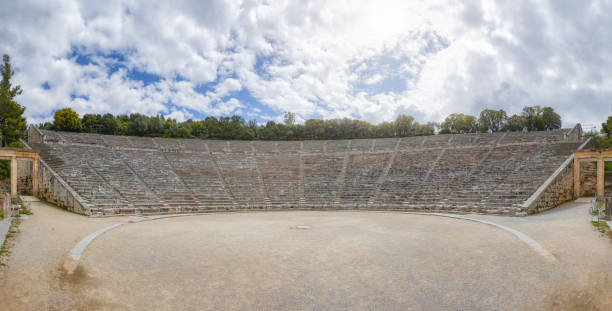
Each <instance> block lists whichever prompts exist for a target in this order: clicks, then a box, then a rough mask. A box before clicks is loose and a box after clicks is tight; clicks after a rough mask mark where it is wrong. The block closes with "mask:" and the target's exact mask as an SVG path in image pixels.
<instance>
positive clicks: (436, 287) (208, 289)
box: [0, 203, 612, 310]
mask: <svg viewBox="0 0 612 311" xmlns="http://www.w3.org/2000/svg"><path fill="white" fill-rule="evenodd" d="M587 209H588V206H587V205H586V204H568V205H566V206H563V207H561V208H558V209H555V210H552V211H549V212H547V213H544V214H541V215H536V216H530V217H524V218H511V217H494V216H483V215H471V216H470V217H473V218H480V219H483V220H488V221H493V222H496V223H499V224H503V225H505V226H508V227H511V228H513V229H516V230H519V231H521V232H523V233H525V234H527V235H529V236H530V237H531V238H533V239H534V240H536V241H537V242H539V243H540V244H541V245H542V246H543V247H544V248H545V249H547V250H548V251H549V252H551V253H552V254H553V255H554V256H555V257H556V259H557V262H556V263H550V262H549V261H546V260H545V258H543V257H542V256H541V255H540V254H539V253H537V252H536V251H534V249H533V248H531V247H530V246H528V245H527V244H525V243H524V242H523V241H521V240H519V239H518V238H517V237H516V236H514V235H512V234H510V233H508V232H506V231H503V230H500V229H498V228H495V227H492V226H488V225H484V224H480V223H475V222H470V221H465V220H457V219H449V218H443V217H436V216H424V215H412V214H402V213H378V212H357V211H337V212H333V211H329V212H322V211H289V212H253V213H231V214H206V215H197V216H187V217H175V218H166V219H158V220H152V221H145V222H139V223H127V224H125V225H123V226H120V227H117V228H115V229H113V230H110V231H108V232H106V233H104V234H102V235H101V236H99V237H98V238H97V239H95V240H94V241H93V242H92V243H91V244H90V245H89V246H88V247H87V249H86V250H85V252H84V253H83V256H82V257H81V259H80V261H79V265H78V266H77V268H76V269H75V270H74V271H70V272H71V273H68V272H67V271H66V270H65V269H64V265H63V264H64V262H65V261H66V259H67V255H68V253H69V252H70V250H71V249H72V247H74V245H75V244H77V243H78V242H79V241H80V240H81V239H82V238H83V237H85V236H87V235H89V234H90V233H92V232H95V231H97V230H99V229H101V228H104V227H106V226H109V225H112V224H115V223H119V222H127V221H128V220H129V218H127V217H121V218H87V217H83V216H79V215H75V214H71V213H68V212H66V211H64V210H61V209H58V208H56V207H52V206H49V205H46V204H44V203H35V204H33V210H34V215H31V216H30V217H29V218H28V219H27V220H25V221H23V222H22V223H21V225H20V231H21V232H19V233H18V234H17V235H16V238H15V239H14V241H13V245H12V247H11V254H10V256H9V258H8V265H7V266H6V267H4V268H3V269H2V271H1V273H0V302H2V304H3V305H4V306H6V309H7V310H553V309H554V310H612V298H611V297H612V296H611V295H610V293H612V277H611V274H610V272H609V271H610V269H609V265H610V263H611V262H612V242H611V241H610V240H606V239H605V238H603V237H600V236H599V234H598V233H597V232H595V231H594V230H593V228H592V226H591V225H590V224H589V222H588V214H587ZM298 226H308V228H306V229H298ZM3 310H4V309H3Z"/></svg>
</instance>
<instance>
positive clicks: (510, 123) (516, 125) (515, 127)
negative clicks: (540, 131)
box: [504, 114, 525, 132]
mask: <svg viewBox="0 0 612 311" xmlns="http://www.w3.org/2000/svg"><path fill="white" fill-rule="evenodd" d="M524 127H525V119H524V118H523V116H522V115H519V114H514V115H512V116H511V117H509V118H507V119H506V124H505V125H504V130H505V131H511V132H519V131H522V130H523V128H524Z"/></svg>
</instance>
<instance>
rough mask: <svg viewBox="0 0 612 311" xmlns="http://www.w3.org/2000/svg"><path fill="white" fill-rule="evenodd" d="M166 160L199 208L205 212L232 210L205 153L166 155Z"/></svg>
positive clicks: (210, 159) (208, 156) (225, 192)
mask: <svg viewBox="0 0 612 311" xmlns="http://www.w3.org/2000/svg"><path fill="white" fill-rule="evenodd" d="M165 155H166V158H167V159H168V161H169V162H170V164H171V165H172V167H173V169H174V171H175V172H176V174H177V175H178V177H180V178H181V180H182V181H183V182H184V183H185V185H186V186H187V187H189V189H191V190H192V192H193V196H194V198H195V199H196V201H197V202H198V203H199V206H200V207H202V208H204V209H206V210H219V209H231V208H233V204H232V199H231V197H230V195H229V193H228V192H227V190H226V189H225V188H224V186H223V182H222V181H221V179H219V176H218V173H217V169H216V167H215V163H214V162H213V159H212V156H211V155H209V154H207V153H196V154H192V153H180V152H171V153H166V154H165Z"/></svg>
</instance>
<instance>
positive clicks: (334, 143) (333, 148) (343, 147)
mask: <svg viewBox="0 0 612 311" xmlns="http://www.w3.org/2000/svg"><path fill="white" fill-rule="evenodd" d="M348 144H349V140H345V139H342V140H328V141H327V153H337V152H346V151H347V148H348Z"/></svg>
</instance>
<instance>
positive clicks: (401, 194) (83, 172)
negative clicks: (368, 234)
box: [33, 134, 577, 213]
mask: <svg viewBox="0 0 612 311" xmlns="http://www.w3.org/2000/svg"><path fill="white" fill-rule="evenodd" d="M75 135H77V136H79V135H81V134H75ZM490 135H491V136H495V135H496V134H490ZM458 136H463V135H458ZM66 137H69V135H68V136H63V135H62V137H60V138H59V139H67V138H66ZM501 137H503V136H499V135H498V137H497V139H499V138H501ZM429 138H433V137H422V138H421V139H423V140H425V139H429ZM481 138H482V137H480V136H479V135H472V136H470V135H466V137H455V138H453V140H465V141H470V142H474V141H477V140H480V139H481ZM103 139H105V140H107V137H103ZM113 139H114V138H113ZM124 139H125V141H127V140H129V141H131V142H132V143H133V142H134V141H140V140H139V139H141V138H138V139H133V137H125V138H120V139H119V140H124ZM143 139H146V138H143ZM435 139H436V140H440V139H439V138H435ZM149 140H151V141H154V142H155V141H157V142H156V144H157V145H158V146H159V145H163V146H165V147H164V148H165V149H164V150H167V151H166V152H160V151H159V150H157V149H155V148H149V149H133V150H132V149H117V148H108V147H105V146H99V147H92V146H88V145H87V144H86V143H79V144H76V143H75V144H62V143H46V144H34V145H33V147H34V149H39V150H41V158H42V159H43V160H44V161H45V162H46V163H47V164H48V165H49V166H50V167H51V168H52V169H53V170H55V171H56V172H57V173H58V174H59V175H60V176H61V177H62V178H63V179H65V181H66V182H67V183H68V184H69V185H70V186H71V187H72V188H73V189H74V190H75V191H76V192H77V193H78V194H79V195H80V196H81V197H82V198H83V199H84V200H85V201H86V202H87V203H88V204H90V205H91V206H92V208H93V209H94V211H95V212H100V213H108V212H109V210H112V213H116V212H117V210H118V211H120V212H125V211H128V210H130V209H131V210H132V211H140V212H142V213H155V212H159V211H162V210H174V211H177V210H178V211H189V210H191V211H195V210H197V211H199V210H217V209H235V208H278V207H285V208H289V207H296V208H297V207H301V208H309V207H336V208H342V207H368V206H370V207H376V206H382V207H384V206H396V207H398V208H409V207H414V208H416V207H419V206H431V207H432V208H433V207H435V208H438V207H439V206H447V207H448V208H449V209H478V210H479V211H483V212H486V211H487V210H489V209H491V210H495V211H497V210H509V209H511V208H512V207H513V206H515V205H516V204H520V203H522V202H523V201H525V200H526V199H527V198H528V197H529V196H530V195H531V194H532V193H533V192H534V191H535V190H536V189H537V187H538V186H539V185H541V184H542V182H543V181H544V180H545V179H546V178H547V177H548V176H550V174H551V173H552V172H554V170H555V169H556V168H557V167H559V165H560V164H561V163H562V162H563V161H564V160H565V159H566V158H567V156H568V153H569V152H570V151H571V149H572V148H576V147H577V143H555V144H527V145H516V146H499V147H492V146H487V145H482V146H480V145H478V146H475V147H474V148H468V149H457V150H452V151H450V150H447V149H445V148H438V149H427V150H423V151H412V152H407V151H398V152H396V153H394V152H391V151H389V152H386V153H371V154H369V153H363V154H338V153H333V154H323V153H321V154H317V153H312V154H299V153H288V154H284V155H281V154H262V155H258V154H248V153H246V152H245V153H240V154H235V153H227V154H225V153H218V152H211V153H209V152H198V153H192V152H183V151H182V149H181V150H171V149H172V148H175V147H176V146H174V145H173V144H175V143H176V141H177V140H160V139H155V140H153V139H150V138H149ZM81 141H82V142H84V141H85V140H84V139H82V140H81ZM107 141H108V140H107ZM366 141H367V140H361V141H360V143H361V144H362V145H366ZM370 141H372V140H370ZM403 141H404V140H402V141H401V142H403ZM160 142H161V143H160ZM329 142H330V141H328V142H327V144H326V145H325V148H324V149H325V151H328V150H330V149H331V150H334V149H333V148H334V145H333V144H329ZM333 142H334V143H340V141H333ZM354 142H355V141H349V142H347V143H346V144H347V146H349V147H350V146H352V145H353V143H354ZM374 142H375V145H374V148H376V146H377V145H378V146H379V147H380V146H387V147H385V148H390V149H389V150H392V149H395V147H396V146H397V145H398V141H397V140H395V139H387V140H381V143H380V145H379V140H374ZM150 143H151V142H149V144H150ZM180 143H181V144H182V145H183V146H184V141H181V142H180ZM216 143H218V145H212V147H211V146H205V147H206V148H202V150H206V149H207V148H217V149H214V150H219V148H226V150H227V148H232V146H229V147H228V144H229V143H227V142H221V141H217V142H216ZM245 143H247V142H245ZM262 143H264V142H262ZM269 143H274V142H269ZM292 143H293V146H295V148H300V149H303V148H305V147H306V146H307V145H313V144H314V143H313V142H292ZM249 144H250V147H251V148H253V146H256V145H257V144H252V143H249ZM143 145H144V142H143ZM223 145H225V146H223ZM274 145H275V146H276V148H278V144H276V143H275V144H274ZM315 145H316V144H315ZM132 146H133V145H132ZM149 146H150V145H149ZM203 146H204V145H203ZM355 146H356V147H359V145H358V144H357V145H355ZM308 148H314V147H312V146H310V147H308ZM194 149H195V148H194ZM208 150H210V149H208ZM244 150H246V148H244ZM321 150H323V148H321Z"/></svg>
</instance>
